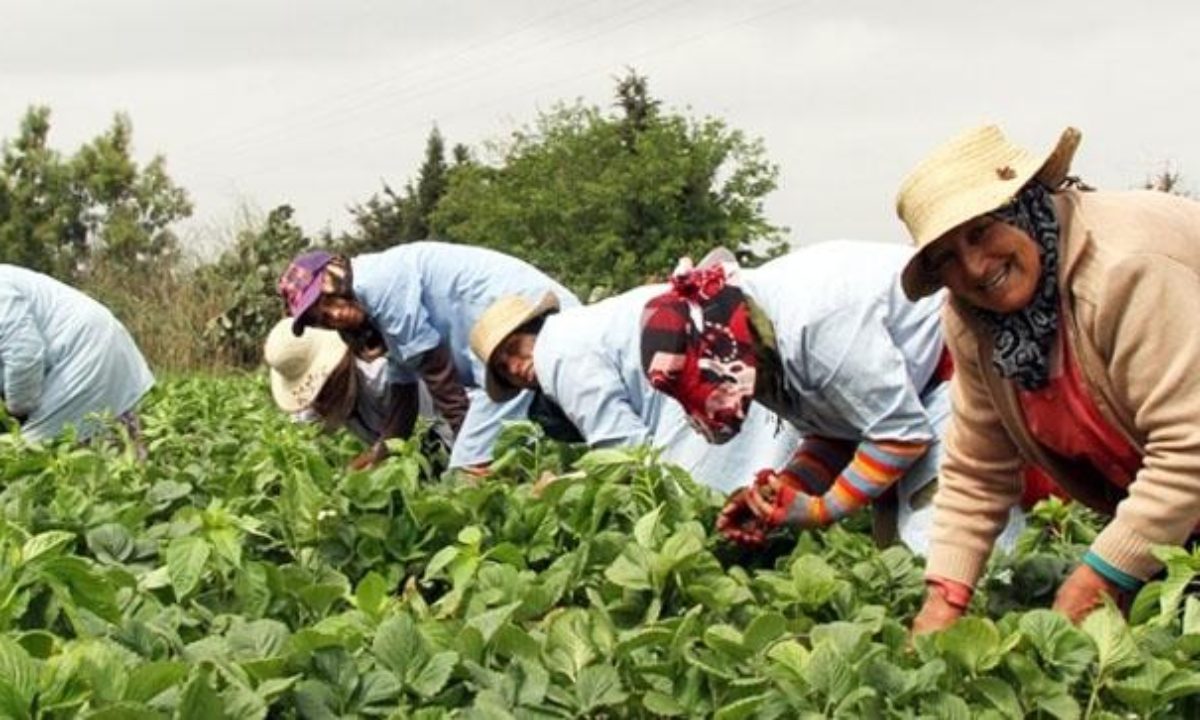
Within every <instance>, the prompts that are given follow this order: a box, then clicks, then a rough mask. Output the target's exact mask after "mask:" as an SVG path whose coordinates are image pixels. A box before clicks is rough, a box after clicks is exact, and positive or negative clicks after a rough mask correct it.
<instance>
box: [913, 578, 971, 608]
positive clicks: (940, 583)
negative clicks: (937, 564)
mask: <svg viewBox="0 0 1200 720" xmlns="http://www.w3.org/2000/svg"><path fill="white" fill-rule="evenodd" d="M925 588H926V590H927V591H928V592H929V594H930V595H931V596H937V597H940V598H941V599H942V600H943V601H944V602H945V603H946V604H947V605H949V606H950V607H952V608H955V609H957V610H962V611H965V610H966V609H967V606H968V605H970V604H971V596H972V595H974V594H975V591H974V590H973V589H972V588H971V587H970V586H969V585H964V584H962V583H960V582H957V581H955V580H950V579H948V578H941V577H927V578H925Z"/></svg>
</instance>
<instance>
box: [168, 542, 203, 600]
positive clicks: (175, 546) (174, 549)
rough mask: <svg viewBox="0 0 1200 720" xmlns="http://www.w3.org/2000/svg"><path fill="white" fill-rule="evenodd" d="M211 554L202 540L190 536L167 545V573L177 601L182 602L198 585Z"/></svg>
mask: <svg viewBox="0 0 1200 720" xmlns="http://www.w3.org/2000/svg"><path fill="white" fill-rule="evenodd" d="M211 553H212V548H211V547H210V546H209V544H208V543H207V542H205V541H204V539H203V538H198V537H195V536H191V535H189V536H186V537H180V538H175V539H174V540H172V541H171V542H170V544H169V545H167V552H166V559H167V573H168V574H169V575H170V577H171V588H172V589H173V590H174V591H175V597H176V598H177V599H179V600H183V599H184V598H186V597H187V596H188V595H190V594H191V593H192V591H193V590H195V589H196V586H197V585H199V584H200V578H201V577H202V576H203V574H204V565H205V563H207V562H208V556H209V555H210V554H211Z"/></svg>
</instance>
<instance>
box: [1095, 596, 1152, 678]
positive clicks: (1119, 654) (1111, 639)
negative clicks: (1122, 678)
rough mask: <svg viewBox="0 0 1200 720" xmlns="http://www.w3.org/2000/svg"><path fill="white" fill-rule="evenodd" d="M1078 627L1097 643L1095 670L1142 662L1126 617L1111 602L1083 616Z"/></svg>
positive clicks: (1117, 667) (1117, 668)
mask: <svg viewBox="0 0 1200 720" xmlns="http://www.w3.org/2000/svg"><path fill="white" fill-rule="evenodd" d="M1081 627H1082V629H1083V631H1084V632H1085V633H1087V635H1088V637H1090V638H1091V639H1092V641H1093V642H1094V643H1096V652H1097V660H1096V661H1097V664H1098V667H1097V668H1096V671H1097V672H1099V673H1100V674H1102V675H1103V674H1106V673H1109V672H1113V671H1115V670H1120V669H1123V668H1127V667H1131V666H1133V665H1136V664H1138V663H1139V662H1140V661H1141V657H1140V653H1139V652H1138V648H1137V644H1136V643H1134V641H1133V636H1132V635H1130V634H1129V627H1128V626H1127V625H1126V624H1125V619H1124V618H1123V617H1121V613H1120V612H1119V611H1118V610H1117V609H1116V608H1114V607H1112V606H1111V605H1105V606H1104V607H1101V608H1097V609H1096V610H1095V611H1094V612H1092V613H1091V614H1090V615H1088V616H1087V617H1086V618H1084V620H1083V624H1082V626H1081Z"/></svg>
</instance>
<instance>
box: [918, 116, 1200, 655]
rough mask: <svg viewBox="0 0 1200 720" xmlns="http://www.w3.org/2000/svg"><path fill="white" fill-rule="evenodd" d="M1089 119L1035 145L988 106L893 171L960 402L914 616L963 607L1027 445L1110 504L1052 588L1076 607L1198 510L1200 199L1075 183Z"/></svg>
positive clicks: (1069, 610) (1091, 604)
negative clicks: (1088, 188)
mask: <svg viewBox="0 0 1200 720" xmlns="http://www.w3.org/2000/svg"><path fill="white" fill-rule="evenodd" d="M1079 140H1080V134H1079V132H1078V131H1077V130H1075V129H1074V128H1068V129H1067V130H1066V131H1064V132H1063V133H1062V135H1061V137H1060V138H1059V140H1058V142H1057V144H1056V145H1055V146H1054V147H1053V148H1052V149H1051V150H1050V151H1049V152H1042V153H1040V154H1039V153H1032V152H1028V151H1026V150H1024V149H1022V148H1020V147H1018V146H1016V145H1014V144H1013V143H1011V142H1010V141H1009V140H1008V139H1007V138H1006V137H1005V136H1004V134H1003V133H1002V132H1001V131H1000V130H999V129H998V128H996V127H995V126H987V127H981V128H977V129H974V130H971V131H969V132H967V133H965V134H963V135H961V136H959V137H957V138H955V139H953V140H952V141H950V142H949V143H947V144H945V145H943V146H942V147H940V148H938V149H937V150H935V151H934V152H933V153H932V154H931V155H930V156H929V157H928V158H927V159H925V160H924V161H922V162H921V163H920V164H919V165H918V166H917V167H916V169H915V170H913V172H912V173H911V174H910V175H909V176H908V178H907V179H905V181H904V182H903V184H902V185H901V188H900V193H899V196H898V198H897V208H898V211H899V215H900V217H901V219H902V220H903V221H904V223H905V225H906V226H907V227H908V230H909V232H910V233H911V235H912V237H913V239H914V241H915V243H916V245H917V247H918V248H919V250H918V253H917V254H916V255H915V256H914V257H913V259H912V261H911V262H910V263H909V264H908V266H907V267H906V268H905V270H904V275H903V279H904V289H905V293H906V294H907V295H908V297H910V298H920V297H923V296H926V295H928V294H929V293H933V292H935V291H936V290H937V289H938V288H941V287H945V288H947V289H948V290H949V292H950V298H951V299H950V301H949V302H948V303H947V305H946V310H945V313H944V323H945V328H946V337H947V343H948V345H949V347H950V350H951V351H952V353H953V357H954V364H955V368H956V370H955V375H954V382H953V389H954V416H953V421H952V427H951V430H950V434H949V437H950V440H949V442H948V443H947V448H946V454H945V460H944V461H943V463H942V468H941V484H940V486H939V489H938V493H937V496H936V498H935V506H936V511H935V529H934V533H933V544H932V546H931V549H930V555H929V562H928V564H927V567H926V573H927V580H928V593H927V595H926V601H925V604H924V606H923V608H922V610H921V612H920V613H919V614H918V616H917V618H916V620H915V621H914V623H913V629H914V631H915V632H924V631H929V630H935V629H939V628H942V627H945V626H947V625H948V624H950V623H952V622H953V621H954V620H955V619H956V618H958V617H959V616H960V615H961V614H962V613H963V611H964V609H965V607H966V604H967V602H968V600H969V599H970V596H971V589H972V587H973V586H974V584H975V582H976V581H977V580H978V578H979V576H980V573H981V572H982V571H983V567H984V563H985V561H986V559H987V555H988V552H989V550H990V548H991V546H992V542H993V539H994V538H995V536H996V534H997V532H998V531H999V529H1000V526H1001V519H1002V518H1003V517H1004V515H1005V513H1006V512H1007V510H1008V508H1009V507H1010V506H1012V505H1013V504H1014V503H1016V502H1017V498H1018V497H1019V495H1020V494H1021V489H1022V488H1021V474H1020V472H1019V468H1020V466H1021V465H1022V464H1023V463H1026V462H1028V463H1033V464H1036V465H1037V466H1040V467H1041V468H1043V469H1045V470H1046V471H1047V472H1048V473H1049V474H1050V475H1051V477H1052V478H1053V479H1054V481H1055V482H1056V483H1057V484H1058V485H1059V486H1060V487H1061V488H1063V489H1064V490H1065V491H1066V492H1067V493H1068V494H1069V495H1070V496H1071V497H1073V498H1075V499H1076V500H1079V501H1081V502H1083V503H1086V504H1087V505H1089V506H1090V507H1092V508H1095V509H1097V510H1099V511H1101V512H1103V513H1105V514H1107V515H1110V516H1111V519H1110V520H1109V522H1108V524H1107V525H1106V526H1105V527H1104V529H1103V530H1102V531H1101V532H1100V533H1099V535H1098V536H1097V537H1096V539H1095V541H1094V542H1093V543H1092V545H1091V547H1090V549H1089V550H1088V552H1087V553H1086V554H1085V555H1084V558H1083V562H1082V563H1081V564H1080V565H1079V567H1078V568H1077V569H1075V570H1074V571H1073V572H1072V574H1071V575H1069V576H1068V577H1067V579H1066V580H1065V581H1064V582H1063V584H1062V586H1061V587H1060V588H1059V590H1058V594H1057V596H1056V597H1055V601H1054V607H1055V608H1056V609H1057V610H1059V611H1061V612H1063V613H1064V614H1065V615H1066V616H1067V617H1069V618H1070V619H1071V620H1073V621H1078V620H1080V619H1081V618H1083V617H1084V616H1085V615H1087V614H1088V613H1089V612H1090V611H1091V610H1092V609H1093V608H1095V607H1096V606H1097V604H1099V603H1100V602H1101V601H1102V599H1103V598H1104V597H1106V596H1108V597H1113V598H1116V599H1123V598H1127V597H1128V595H1129V594H1130V593H1132V592H1134V591H1136V590H1137V588H1138V587H1139V586H1140V585H1141V584H1142V583H1143V582H1144V581H1146V580H1147V579H1148V578H1150V577H1151V576H1153V575H1155V574H1156V573H1157V572H1158V571H1159V570H1160V567H1161V566H1160V563H1159V561H1158V560H1157V559H1156V558H1155V557H1154V555H1153V553H1152V548H1153V547H1154V546H1156V545H1178V544H1180V543H1183V542H1184V541H1185V540H1186V539H1187V538H1188V536H1189V535H1190V534H1191V533H1192V531H1193V528H1194V527H1195V526H1196V523H1197V520H1200V485H1198V484H1197V478H1200V416H1198V414H1197V411H1198V410H1200V373H1197V371H1196V370H1197V368H1198V367H1200V333H1197V332H1196V326H1195V318H1196V317H1198V316H1200V275H1198V274H1200V205H1198V204H1196V203H1194V202H1192V201H1189V200H1185V199H1182V198H1178V197H1174V196H1170V195H1166V194H1163V193H1158V192H1150V191H1133V192H1081V191H1080V190H1077V189H1073V188H1072V187H1070V185H1071V184H1070V183H1068V182H1066V180H1067V170H1068V168H1069V166H1070V162H1071V159H1072V157H1073V155H1074V152H1075V149H1076V147H1077V146H1078V144H1079Z"/></svg>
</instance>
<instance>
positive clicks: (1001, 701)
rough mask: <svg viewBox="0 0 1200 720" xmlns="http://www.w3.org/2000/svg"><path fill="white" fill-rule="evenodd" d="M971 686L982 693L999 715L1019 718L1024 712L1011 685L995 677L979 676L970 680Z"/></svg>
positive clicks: (1017, 719) (1013, 719) (1013, 718)
mask: <svg viewBox="0 0 1200 720" xmlns="http://www.w3.org/2000/svg"><path fill="white" fill-rule="evenodd" d="M971 687H972V688H973V689H974V690H975V691H976V692H978V693H979V694H980V695H982V696H983V697H984V698H985V699H986V700H987V701H988V702H989V703H991V704H992V706H993V707H995V708H996V710H997V711H998V712H1000V714H1001V715H1003V716H1004V717H1006V718H1010V719H1011V720H1021V718H1023V717H1025V713H1024V712H1023V711H1022V710H1021V701H1020V700H1019V699H1018V698H1017V692H1016V690H1014V689H1013V687H1012V686H1011V685H1009V684H1008V683H1006V682H1004V681H1003V680H1001V679H1000V678H997V677H981V678H976V679H975V680H974V681H972V682H971Z"/></svg>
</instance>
